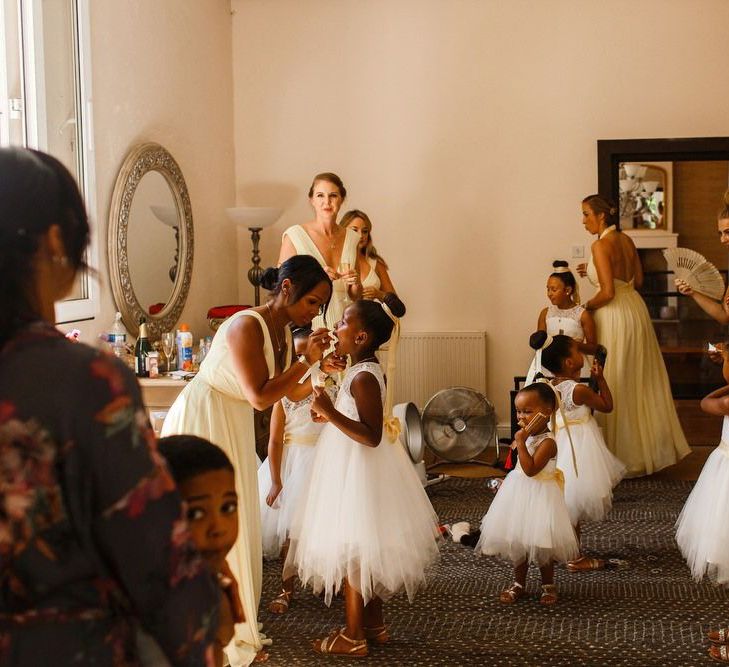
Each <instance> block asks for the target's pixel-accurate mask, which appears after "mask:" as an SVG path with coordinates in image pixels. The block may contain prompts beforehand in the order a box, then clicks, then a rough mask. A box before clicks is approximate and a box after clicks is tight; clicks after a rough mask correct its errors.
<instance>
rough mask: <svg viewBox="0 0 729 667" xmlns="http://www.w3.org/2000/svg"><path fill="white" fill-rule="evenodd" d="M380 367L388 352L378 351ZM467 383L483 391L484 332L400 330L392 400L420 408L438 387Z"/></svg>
mask: <svg viewBox="0 0 729 667" xmlns="http://www.w3.org/2000/svg"><path fill="white" fill-rule="evenodd" d="M380 358H381V361H382V365H383V368H385V367H386V363H387V353H386V352H383V353H382V354H381V357H380ZM456 386H463V387H470V388H471V389H475V390H476V391H479V392H481V393H482V394H484V395H485V394H486V332H484V331H442V332H428V333H410V332H408V333H403V334H402V335H401V337H400V345H399V347H398V351H397V369H396V372H395V404H398V403H407V402H412V403H415V405H417V406H418V408H419V409H420V410H422V409H423V407H424V406H425V404H426V403H427V402H428V400H429V399H430V398H431V397H432V396H433V395H434V394H436V393H437V392H438V391H440V390H441V389H446V388H448V387H456Z"/></svg>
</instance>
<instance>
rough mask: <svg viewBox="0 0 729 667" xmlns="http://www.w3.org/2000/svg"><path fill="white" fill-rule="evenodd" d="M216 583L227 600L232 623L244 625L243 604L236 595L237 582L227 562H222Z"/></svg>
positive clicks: (237, 594)
mask: <svg viewBox="0 0 729 667" xmlns="http://www.w3.org/2000/svg"><path fill="white" fill-rule="evenodd" d="M218 581H219V583H220V587H221V588H222V589H223V594H224V595H225V596H226V597H227V598H228V602H229V604H230V611H231V615H232V616H233V622H234V623H245V620H246V616H245V613H244V612H243V603H242V602H241V601H240V595H239V593H238V582H237V581H236V579H235V577H234V576H233V572H232V571H231V569H230V565H228V561H226V560H224V561H223V565H222V567H221V568H220V572H218Z"/></svg>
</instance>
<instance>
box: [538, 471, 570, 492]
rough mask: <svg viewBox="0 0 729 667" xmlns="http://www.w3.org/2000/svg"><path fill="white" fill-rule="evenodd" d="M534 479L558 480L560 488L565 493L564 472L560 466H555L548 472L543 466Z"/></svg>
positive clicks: (541, 480) (544, 480) (540, 480)
mask: <svg viewBox="0 0 729 667" xmlns="http://www.w3.org/2000/svg"><path fill="white" fill-rule="evenodd" d="M532 479H536V480H537V481H539V482H557V486H559V490H560V491H561V492H562V493H564V473H563V472H562V471H561V470H560V469H559V468H555V469H554V470H553V471H552V472H547V471H546V470H544V468H542V469H541V470H540V471H539V472H538V473H537V474H536V475H534V476H533V477H532Z"/></svg>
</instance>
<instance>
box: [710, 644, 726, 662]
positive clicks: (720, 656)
mask: <svg viewBox="0 0 729 667" xmlns="http://www.w3.org/2000/svg"><path fill="white" fill-rule="evenodd" d="M709 657H710V658H711V659H712V660H716V661H717V662H729V649H727V646H726V644H721V645H714V646H711V647H709Z"/></svg>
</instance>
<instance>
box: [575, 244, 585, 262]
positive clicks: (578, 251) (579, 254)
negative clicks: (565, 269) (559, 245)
mask: <svg viewBox="0 0 729 667" xmlns="http://www.w3.org/2000/svg"><path fill="white" fill-rule="evenodd" d="M584 258H585V246H583V245H573V246H572V259H584Z"/></svg>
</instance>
